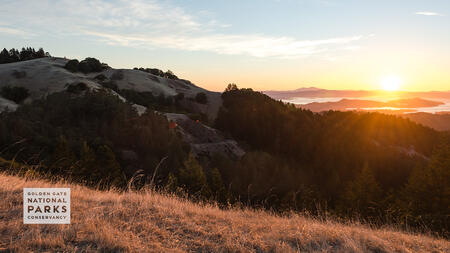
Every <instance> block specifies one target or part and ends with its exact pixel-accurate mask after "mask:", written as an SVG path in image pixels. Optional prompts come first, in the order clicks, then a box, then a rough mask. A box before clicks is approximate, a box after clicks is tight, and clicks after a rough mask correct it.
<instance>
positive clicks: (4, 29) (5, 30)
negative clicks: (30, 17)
mask: <svg viewBox="0 0 450 253" xmlns="http://www.w3.org/2000/svg"><path fill="white" fill-rule="evenodd" d="M0 33H6V34H10V35H20V36H30V35H32V34H30V33H27V32H24V31H22V30H19V29H14V28H8V27H0Z"/></svg>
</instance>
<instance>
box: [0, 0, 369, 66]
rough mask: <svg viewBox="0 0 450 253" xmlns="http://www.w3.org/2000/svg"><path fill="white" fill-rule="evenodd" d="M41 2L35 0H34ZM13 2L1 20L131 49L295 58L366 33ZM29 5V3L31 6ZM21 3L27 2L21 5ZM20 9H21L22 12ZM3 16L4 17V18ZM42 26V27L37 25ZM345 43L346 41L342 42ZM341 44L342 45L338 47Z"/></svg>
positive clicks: (82, 4)
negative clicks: (247, 27) (300, 33)
mask: <svg viewBox="0 0 450 253" xmlns="http://www.w3.org/2000/svg"><path fill="white" fill-rule="evenodd" d="M36 2H37V1H36ZM36 2H35V1H32V2H31V3H30V2H29V1H26V0H15V1H14V2H11V4H8V5H4V7H5V8H6V9H4V10H3V11H0V21H3V20H2V19H3V18H4V21H5V22H7V21H8V19H17V17H18V16H20V17H23V18H21V20H20V22H22V25H23V26H25V27H28V28H30V29H33V28H36V29H34V30H36V31H39V32H41V33H42V32H47V33H49V34H52V35H55V36H58V35H60V36H62V35H63V34H64V35H67V34H71V35H75V36H81V37H83V36H84V37H85V36H88V37H91V38H94V39H96V40H98V41H101V42H102V43H107V44H112V45H121V46H128V47H144V48H152V49H153V48H170V49H179V50H186V51H206V52H214V53H218V54H229V55H250V56H253V57H280V58H297V57H304V56H308V55H312V54H318V53H322V52H325V51H327V52H330V51H333V50H338V49H342V50H344V48H346V47H349V46H356V45H353V43H355V42H356V41H358V40H361V39H362V38H363V36H360V35H355V36H342V37H332V38H324V39H319V40H304V39H302V40H299V39H296V38H294V37H292V36H278V37H277V36H270V35H266V34H231V33H229V29H227V27H229V25H228V24H223V23H221V22H219V21H217V20H215V19H214V18H211V17H209V18H207V19H205V18H204V17H202V16H201V15H200V16H194V15H192V14H190V13H188V12H187V11H186V10H184V9H182V8H180V7H177V6H173V5H170V3H168V2H167V1H160V0H147V1H143V0H135V1H125V0H114V1H106V0H79V1H73V0H61V1H56V2H54V1H50V0H41V1H39V3H36ZM30 5H31V6H30ZM20 6H28V7H29V8H26V9H23V8H20ZM19 10H20V13H18V12H19ZM2 17H3V18H2ZM38 27H39V28H38ZM344 44H345V45H344ZM340 45H342V48H340V47H341V46H340Z"/></svg>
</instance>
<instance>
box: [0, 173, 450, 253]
mask: <svg viewBox="0 0 450 253" xmlns="http://www.w3.org/2000/svg"><path fill="white" fill-rule="evenodd" d="M24 187H70V188H71V204H72V206H71V213H72V222H71V225H24V224H23V223H22V215H21V213H22V204H21V202H22V188H24ZM0 196H1V198H0V220H1V221H2V222H0V231H1V233H0V251H7V252H8V251H9V250H12V251H18V252H28V251H37V252H44V251H48V250H60V251H70V252H96V251H104V252H144V251H145V252H229V251H239V252H305V251H307V252H449V251H450V243H449V241H446V240H443V239H435V238H431V237H427V236H424V235H412V234H407V233H403V232H398V231H394V230H391V229H377V230H376V229H370V228H368V227H365V226H361V225H357V224H353V225H342V224H339V223H336V222H332V221H327V222H322V221H317V220H313V219H310V218H306V217H303V216H298V215H293V216H291V217H278V216H274V215H272V214H270V213H267V212H263V211H253V210H248V209H244V210H237V209H232V210H220V209H219V208H217V207H215V206H211V205H199V204H194V203H192V202H189V201H187V200H181V199H179V198H177V197H174V196H165V195H161V194H158V193H154V192H146V193H122V194H120V193H117V192H113V191H109V192H99V191H94V190H90V189H87V188H85V187H80V186H76V185H70V184H61V183H58V184H52V183H48V182H44V181H40V180H25V179H22V178H18V177H14V176H8V175H0Z"/></svg>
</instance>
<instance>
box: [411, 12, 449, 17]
mask: <svg viewBox="0 0 450 253" xmlns="http://www.w3.org/2000/svg"><path fill="white" fill-rule="evenodd" d="M414 14H416V15H423V16H444V14H441V13H437V12H432V11H418V12H415V13H414Z"/></svg>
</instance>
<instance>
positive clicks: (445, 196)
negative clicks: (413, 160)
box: [398, 144, 450, 232]
mask: <svg viewBox="0 0 450 253" xmlns="http://www.w3.org/2000/svg"><path fill="white" fill-rule="evenodd" d="M398 205H399V207H400V208H401V210H402V214H403V216H404V217H405V218H409V220H410V222H414V223H419V224H420V223H425V224H428V225H429V226H434V227H440V226H441V225H444V228H445V227H446V228H445V229H446V230H447V232H448V229H449V228H450V227H449V226H450V225H449V224H450V220H449V217H450V216H449V215H450V145H448V144H447V145H443V146H441V147H440V148H438V149H437V151H436V152H435V153H434V155H433V156H432V158H431V160H430V162H429V164H428V165H427V166H426V167H424V168H423V167H420V166H418V167H416V168H415V169H414V171H413V173H412V174H411V176H410V177H409V180H408V183H407V184H406V186H405V189H404V191H403V194H402V198H401V199H400V200H399V203H398ZM445 224H446V225H445Z"/></svg>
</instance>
